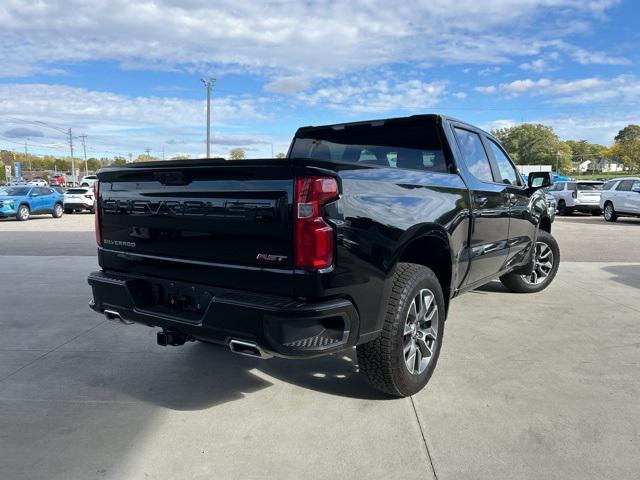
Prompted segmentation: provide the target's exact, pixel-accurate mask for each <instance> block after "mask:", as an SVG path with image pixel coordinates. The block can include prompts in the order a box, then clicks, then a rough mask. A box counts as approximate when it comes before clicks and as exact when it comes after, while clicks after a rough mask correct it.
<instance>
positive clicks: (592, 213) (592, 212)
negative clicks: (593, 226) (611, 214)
mask: <svg viewBox="0 0 640 480" xmlns="http://www.w3.org/2000/svg"><path fill="white" fill-rule="evenodd" d="M591 215H593V216H594V217H599V216H600V215H602V210H600V209H599V208H596V209H595V210H591Z"/></svg>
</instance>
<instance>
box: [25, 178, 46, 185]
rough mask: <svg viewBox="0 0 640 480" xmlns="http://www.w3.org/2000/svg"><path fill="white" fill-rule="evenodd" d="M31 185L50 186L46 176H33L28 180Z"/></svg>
mask: <svg viewBox="0 0 640 480" xmlns="http://www.w3.org/2000/svg"><path fill="white" fill-rule="evenodd" d="M27 185H29V186H30V187H48V186H49V184H48V183H47V181H46V180H45V179H44V178H32V179H31V180H29V181H28V182H27Z"/></svg>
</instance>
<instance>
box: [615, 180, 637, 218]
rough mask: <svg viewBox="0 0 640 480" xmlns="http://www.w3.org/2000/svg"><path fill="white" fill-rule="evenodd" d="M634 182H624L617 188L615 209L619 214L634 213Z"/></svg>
mask: <svg viewBox="0 0 640 480" xmlns="http://www.w3.org/2000/svg"><path fill="white" fill-rule="evenodd" d="M633 183H634V181H633V180H622V181H621V182H620V183H619V184H618V186H617V187H616V192H615V196H614V198H613V207H614V208H615V209H616V211H618V212H622V213H633V200H632V198H631V194H632V193H633V192H632V191H631V188H632V187H633Z"/></svg>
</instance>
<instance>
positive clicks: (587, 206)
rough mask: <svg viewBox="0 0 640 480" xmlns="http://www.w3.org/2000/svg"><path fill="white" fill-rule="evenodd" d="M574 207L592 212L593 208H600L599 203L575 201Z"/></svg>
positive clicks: (580, 210)
mask: <svg viewBox="0 0 640 480" xmlns="http://www.w3.org/2000/svg"><path fill="white" fill-rule="evenodd" d="M573 208H574V209H576V210H578V211H579V212H593V211H594V210H600V203H578V202H576V204H575V206H574V207H573Z"/></svg>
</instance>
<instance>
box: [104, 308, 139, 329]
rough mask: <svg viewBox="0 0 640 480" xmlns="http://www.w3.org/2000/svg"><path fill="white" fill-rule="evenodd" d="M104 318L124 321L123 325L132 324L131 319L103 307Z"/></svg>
mask: <svg viewBox="0 0 640 480" xmlns="http://www.w3.org/2000/svg"><path fill="white" fill-rule="evenodd" d="M104 318H106V319H107V320H118V321H119V322H120V323H124V324H125V325H131V324H133V322H132V321H130V320H125V319H124V318H122V316H121V315H120V313H118V312H116V311H115V310H109V309H105V311H104Z"/></svg>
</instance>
